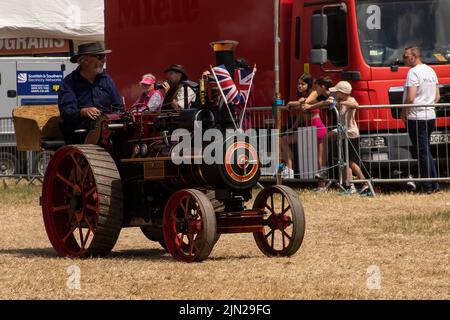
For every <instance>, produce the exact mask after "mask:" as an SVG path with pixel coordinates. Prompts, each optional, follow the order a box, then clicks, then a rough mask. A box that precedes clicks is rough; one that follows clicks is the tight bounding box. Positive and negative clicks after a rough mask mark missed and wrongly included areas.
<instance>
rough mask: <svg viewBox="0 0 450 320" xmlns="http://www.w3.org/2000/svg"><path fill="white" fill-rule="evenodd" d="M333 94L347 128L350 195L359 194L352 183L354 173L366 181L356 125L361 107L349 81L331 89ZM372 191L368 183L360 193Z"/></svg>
mask: <svg viewBox="0 0 450 320" xmlns="http://www.w3.org/2000/svg"><path fill="white" fill-rule="evenodd" d="M330 91H331V92H336V100H337V105H336V106H337V108H338V111H339V122H340V123H341V124H343V125H345V124H346V125H347V127H346V136H347V138H348V151H349V159H348V160H349V168H348V170H347V172H346V184H347V186H348V192H349V193H350V194H353V193H357V192H358V191H357V189H356V187H355V185H354V184H353V183H352V178H353V173H354V174H355V175H356V177H357V178H358V179H360V180H365V179H366V178H365V177H364V174H363V173H362V171H361V168H360V156H359V128H358V124H357V123H356V110H357V108H358V107H359V104H358V102H357V101H356V100H355V98H353V97H352V96H351V93H352V86H351V84H350V83H348V82H347V81H340V82H338V84H337V85H336V86H335V87H333V88H330ZM369 192H370V189H369V185H368V184H367V183H364V184H363V185H362V188H361V190H360V191H359V193H360V194H361V195H367V194H369Z"/></svg>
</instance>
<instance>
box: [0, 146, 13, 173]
mask: <svg viewBox="0 0 450 320" xmlns="http://www.w3.org/2000/svg"><path fill="white" fill-rule="evenodd" d="M16 168H17V158H16V157H15V156H14V155H13V154H12V153H10V152H0V175H1V176H13V175H14V174H15V173H16Z"/></svg>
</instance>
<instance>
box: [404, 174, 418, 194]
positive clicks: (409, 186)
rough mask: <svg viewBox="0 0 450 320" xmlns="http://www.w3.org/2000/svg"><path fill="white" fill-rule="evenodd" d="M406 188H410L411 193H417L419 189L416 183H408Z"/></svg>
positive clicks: (410, 176)
mask: <svg viewBox="0 0 450 320" xmlns="http://www.w3.org/2000/svg"><path fill="white" fill-rule="evenodd" d="M408 178H409V179H411V178H412V175H409V176H408ZM406 187H407V188H408V190H409V191H415V190H416V189H417V186H416V184H415V183H414V181H408V182H407V183H406Z"/></svg>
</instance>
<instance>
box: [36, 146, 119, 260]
mask: <svg viewBox="0 0 450 320" xmlns="http://www.w3.org/2000/svg"><path fill="white" fill-rule="evenodd" d="M122 202H123V201H122V185H121V181H120V175H119V172H118V170H117V167H116V165H115V163H114V161H113V159H112V158H111V156H110V155H109V154H108V153H107V152H105V151H104V150H103V149H102V148H99V147H98V146H94V145H81V146H67V147H63V148H61V149H60V150H58V151H57V152H56V153H55V155H54V156H53V158H52V160H51V161H50V163H49V165H48V167H47V171H46V174H45V178H44V185H43V189H42V212H43V217H44V223H45V229H46V231H47V235H48V238H49V240H50V242H51V244H52V245H53V247H54V248H55V250H56V251H57V252H58V254H59V255H60V256H64V257H66V256H68V257H85V256H99V255H100V256H101V255H106V254H108V253H109V252H110V251H111V250H112V248H113V247H114V245H115V243H116V241H117V238H118V236H119V233H120V230H121V228H122V220H123V212H122V211H123V209H122V208H123V203H122Z"/></svg>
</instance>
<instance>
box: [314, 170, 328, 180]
mask: <svg viewBox="0 0 450 320" xmlns="http://www.w3.org/2000/svg"><path fill="white" fill-rule="evenodd" d="M315 177H316V179H319V180H326V179H328V173H327V171H325V170H322V171H319V172H317V173H316V175H315Z"/></svg>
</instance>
